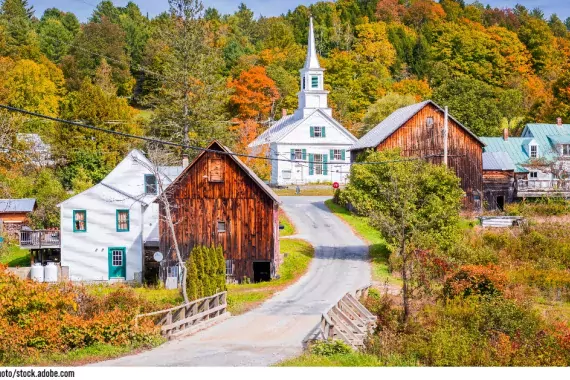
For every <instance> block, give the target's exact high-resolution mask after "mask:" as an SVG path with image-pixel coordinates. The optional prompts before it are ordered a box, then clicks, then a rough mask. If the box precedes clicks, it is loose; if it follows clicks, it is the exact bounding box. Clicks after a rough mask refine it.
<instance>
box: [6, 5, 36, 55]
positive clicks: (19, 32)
mask: <svg viewBox="0 0 570 380" xmlns="http://www.w3.org/2000/svg"><path fill="white" fill-rule="evenodd" d="M32 17H33V7H30V6H28V2H27V0H4V1H3V2H2V5H1V6H0V33H1V34H2V36H1V39H3V40H4V43H3V44H2V45H3V46H0V55H6V56H10V57H16V58H30V59H35V58H38V57H39V54H40V50H39V41H38V37H37V34H36V32H35V30H34V28H33V25H32Z"/></svg>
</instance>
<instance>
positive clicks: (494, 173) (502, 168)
mask: <svg viewBox="0 0 570 380" xmlns="http://www.w3.org/2000/svg"><path fill="white" fill-rule="evenodd" d="M516 193H517V191H516V178H515V164H514V163H513V161H512V160H511V158H510V157H509V155H508V154H507V153H506V152H484V153H483V197H484V201H485V208H486V209H488V210H502V209H503V208H504V206H505V204H507V203H511V202H514V200H515V199H516V196H517V194H516Z"/></svg>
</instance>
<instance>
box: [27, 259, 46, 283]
mask: <svg viewBox="0 0 570 380" xmlns="http://www.w3.org/2000/svg"><path fill="white" fill-rule="evenodd" d="M30 277H31V278H32V280H34V281H37V282H44V267H43V266H42V263H35V264H34V265H32V270H31V273H30Z"/></svg>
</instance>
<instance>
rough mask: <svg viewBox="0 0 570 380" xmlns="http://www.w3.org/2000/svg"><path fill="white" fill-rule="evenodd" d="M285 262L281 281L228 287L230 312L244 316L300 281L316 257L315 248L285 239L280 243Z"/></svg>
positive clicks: (301, 241)
mask: <svg viewBox="0 0 570 380" xmlns="http://www.w3.org/2000/svg"><path fill="white" fill-rule="evenodd" d="M279 245H280V248H281V254H282V255H284V259H283V262H282V263H281V266H280V267H279V270H278V274H279V279H277V280H273V281H269V282H258V283H256V284H239V285H238V284H231V285H228V311H229V312H230V313H232V314H233V315H238V314H243V313H245V312H247V311H249V310H251V309H253V308H255V307H256V306H258V305H259V304H261V303H262V302H263V301H265V300H266V299H268V298H270V297H271V296H273V294H275V293H276V292H278V291H279V290H281V289H283V288H284V287H286V286H288V285H290V284H292V283H293V282H295V281H296V280H297V279H299V278H300V277H301V276H302V275H303V274H305V272H306V271H307V269H308V268H309V264H310V262H311V259H312V258H313V255H314V252H315V251H314V249H313V247H312V246H311V245H310V244H309V243H307V242H306V241H304V240H300V239H284V240H281V241H280V242H279Z"/></svg>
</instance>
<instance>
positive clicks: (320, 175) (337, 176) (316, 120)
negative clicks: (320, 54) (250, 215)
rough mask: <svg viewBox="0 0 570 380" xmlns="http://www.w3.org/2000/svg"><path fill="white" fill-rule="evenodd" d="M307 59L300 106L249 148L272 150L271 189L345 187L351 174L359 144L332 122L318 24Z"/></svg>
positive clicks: (302, 72) (303, 72)
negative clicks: (317, 39)
mask: <svg viewBox="0 0 570 380" xmlns="http://www.w3.org/2000/svg"><path fill="white" fill-rule="evenodd" d="M309 25H310V26H309V41H308V47H307V58H306V60H305V65H304V67H303V68H302V69H301V70H300V73H301V78H300V80H301V82H300V84H301V91H299V93H298V94H297V96H298V98H299V106H298V108H297V110H296V111H295V112H294V113H293V114H292V115H284V116H283V117H282V118H281V119H279V121H277V122H275V123H274V124H273V125H271V127H269V128H268V129H267V130H266V131H265V132H263V133H262V134H261V135H259V136H258V137H257V138H256V139H255V140H254V141H253V142H251V143H250V144H249V147H250V148H253V149H254V151H255V148H259V147H262V146H269V155H270V157H271V158H272V160H271V181H270V182H271V184H274V185H290V184H304V183H315V182H340V183H344V182H346V179H347V177H348V174H349V168H350V167H349V164H350V152H349V151H348V149H349V148H350V147H351V146H352V145H353V144H354V143H355V142H356V141H357V139H356V138H355V137H354V136H353V135H352V134H351V133H350V132H349V131H348V130H347V129H346V128H344V127H343V126H342V125H341V124H340V123H339V122H338V121H336V120H335V119H334V118H333V117H332V109H330V108H329V107H328V100H327V96H328V91H326V90H325V89H324V71H325V69H323V68H321V66H320V65H319V60H318V58H317V52H316V50H315V36H314V33H313V19H312V18H311V20H310V24H309Z"/></svg>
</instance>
